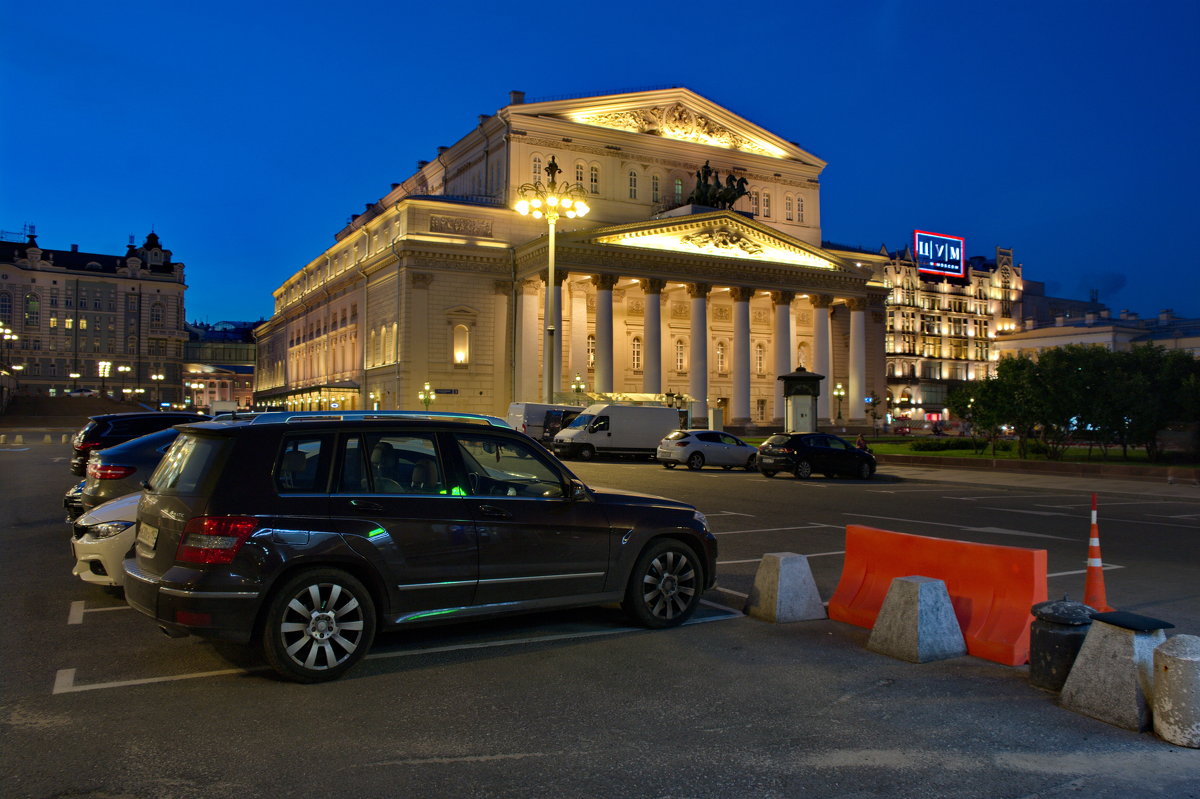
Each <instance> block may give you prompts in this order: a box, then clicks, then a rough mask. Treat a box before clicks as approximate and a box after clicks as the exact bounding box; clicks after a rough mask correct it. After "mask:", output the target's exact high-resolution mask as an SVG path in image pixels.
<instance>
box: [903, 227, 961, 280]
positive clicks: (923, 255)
mask: <svg viewBox="0 0 1200 799" xmlns="http://www.w3.org/2000/svg"><path fill="white" fill-rule="evenodd" d="M913 249H914V250H915V251H916V253H917V271H918V272H924V273H925V274H928V275H942V276H943V277H964V276H965V275H966V274H967V270H966V249H967V247H966V242H965V241H964V240H963V239H961V238H959V237H958V236H946V235H944V234H942V233H930V232H928V231H925V230H914V231H913Z"/></svg>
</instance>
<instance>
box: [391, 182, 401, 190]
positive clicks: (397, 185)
mask: <svg viewBox="0 0 1200 799" xmlns="http://www.w3.org/2000/svg"><path fill="white" fill-rule="evenodd" d="M398 188H400V184H399V183H393V184H392V191H395V190H396V189H398Z"/></svg>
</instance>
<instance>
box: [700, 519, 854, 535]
mask: <svg viewBox="0 0 1200 799" xmlns="http://www.w3.org/2000/svg"><path fill="white" fill-rule="evenodd" d="M818 527H833V528H836V529H839V530H840V529H841V527H840V526H839V525H836V524H822V523H820V522H817V523H815V524H806V525H804V526H802V527H760V528H759V529H757V530H727V531H726V532H723V533H713V535H742V534H743V533H782V532H787V531H788V530H815V529H817V528H818Z"/></svg>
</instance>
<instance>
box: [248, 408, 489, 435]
mask: <svg viewBox="0 0 1200 799" xmlns="http://www.w3.org/2000/svg"><path fill="white" fill-rule="evenodd" d="M388 419H391V420H400V419H411V420H425V421H457V422H469V423H471V424H484V425H489V426H491V427H503V428H506V429H509V430H511V429H513V428H512V425H510V424H509V423H508V422H506V421H505V420H504V419H501V418H500V417H499V416H488V415H485V414H480V413H455V412H453V411H270V412H266V413H260V414H258V416H256V417H254V419H252V420H251V422H252V424H256V425H260V424H271V423H273V422H349V421H356V420H367V421H373V422H378V421H383V420H388Z"/></svg>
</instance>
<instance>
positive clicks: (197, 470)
mask: <svg viewBox="0 0 1200 799" xmlns="http://www.w3.org/2000/svg"><path fill="white" fill-rule="evenodd" d="M229 445H230V442H229V441H226V440H223V439H216V438H209V437H206V436H190V435H181V436H179V438H177V439H175V443H174V444H172V445H171V448H170V449H168V450H167V454H166V455H164V456H163V459H162V460H161V461H159V462H158V467H157V468H156V469H155V470H154V474H152V475H151V476H150V481H149V484H150V486H151V487H152V489H153V490H154V491H156V492H158V493H160V494H194V493H196V490H197V489H198V488H199V486H200V483H201V481H202V480H204V478H205V477H206V475H209V474H211V473H213V472H212V471H211V470H212V468H213V467H214V465H215V464H216V463H217V461H218V460H219V458H220V457H221V456H222V454H223V453H224V451H225V450H226V449H227V448H228V447H229Z"/></svg>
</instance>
